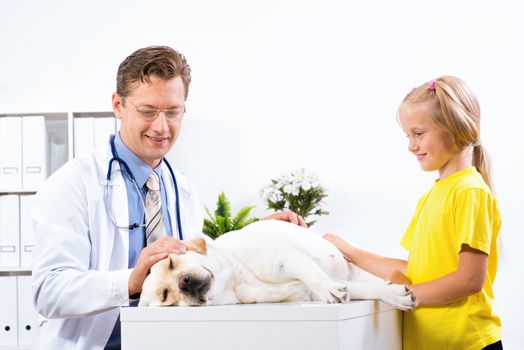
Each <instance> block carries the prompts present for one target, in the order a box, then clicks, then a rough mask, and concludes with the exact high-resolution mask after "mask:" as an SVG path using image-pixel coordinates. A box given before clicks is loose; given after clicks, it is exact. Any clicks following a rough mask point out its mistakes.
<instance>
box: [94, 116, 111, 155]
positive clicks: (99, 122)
mask: <svg viewBox="0 0 524 350" xmlns="http://www.w3.org/2000/svg"><path fill="white" fill-rule="evenodd" d="M115 131H116V123H115V118H113V117H102V118H94V145H93V146H94V149H97V148H98V147H102V146H107V145H108V143H109V135H111V134H114V133H115Z"/></svg>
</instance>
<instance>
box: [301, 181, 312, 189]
mask: <svg viewBox="0 0 524 350" xmlns="http://www.w3.org/2000/svg"><path fill="white" fill-rule="evenodd" d="M301 187H302V189H303V190H304V191H308V190H310V189H311V187H312V186H311V183H310V182H303V183H302V185H301Z"/></svg>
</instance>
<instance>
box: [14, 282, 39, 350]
mask: <svg viewBox="0 0 524 350" xmlns="http://www.w3.org/2000/svg"><path fill="white" fill-rule="evenodd" d="M17 278H18V283H17V284H18V346H30V345H31V344H32V342H33V337H34V333H35V329H36V320H37V312H36V310H35V307H34V306H33V297H32V291H31V276H18V277H17Z"/></svg>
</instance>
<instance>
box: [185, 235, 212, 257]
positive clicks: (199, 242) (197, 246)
mask: <svg viewBox="0 0 524 350" xmlns="http://www.w3.org/2000/svg"><path fill="white" fill-rule="evenodd" d="M183 243H184V245H185V246H186V247H187V250H191V251H194V252H196V253H199V254H202V255H206V253H207V247H206V241H205V239H203V238H197V239H192V240H190V241H184V242H183Z"/></svg>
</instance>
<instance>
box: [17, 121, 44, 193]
mask: <svg viewBox="0 0 524 350" xmlns="http://www.w3.org/2000/svg"><path fill="white" fill-rule="evenodd" d="M47 149H48V147H47V130H46V124H45V117H44V116H31V117H22V169H23V172H22V188H24V189H37V188H38V187H40V185H41V184H42V183H43V182H44V181H45V179H46V177H47V163H48V162H47Z"/></svg>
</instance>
